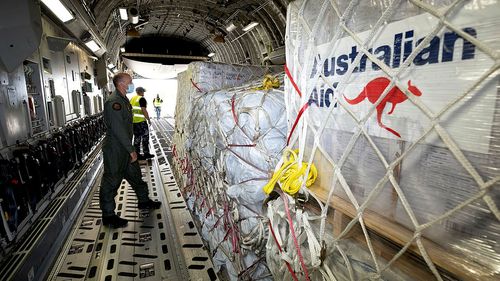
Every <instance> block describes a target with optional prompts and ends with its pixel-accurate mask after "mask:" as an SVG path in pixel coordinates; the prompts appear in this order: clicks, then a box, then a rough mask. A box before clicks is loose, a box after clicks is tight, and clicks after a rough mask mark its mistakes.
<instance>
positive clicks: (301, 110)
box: [286, 102, 309, 145]
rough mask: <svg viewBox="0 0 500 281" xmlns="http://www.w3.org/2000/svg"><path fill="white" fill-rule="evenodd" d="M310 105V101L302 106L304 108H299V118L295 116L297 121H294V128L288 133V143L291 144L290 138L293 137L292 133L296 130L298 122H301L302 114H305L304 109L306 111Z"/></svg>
mask: <svg viewBox="0 0 500 281" xmlns="http://www.w3.org/2000/svg"><path fill="white" fill-rule="evenodd" d="M308 107H309V102H307V103H306V104H304V106H302V108H301V109H300V110H299V114H297V118H295V122H293V126H292V130H291V131H290V134H288V138H287V139H286V145H288V144H290V138H291V137H292V134H293V132H294V131H295V127H297V124H298V123H299V120H300V118H301V117H302V114H304V111H306V109H307V108H308Z"/></svg>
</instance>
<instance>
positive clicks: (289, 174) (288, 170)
mask: <svg viewBox="0 0 500 281" xmlns="http://www.w3.org/2000/svg"><path fill="white" fill-rule="evenodd" d="M286 152H288V154H289V157H288V159H287V160H285V159H283V160H284V161H283V165H281V168H280V169H279V170H278V171H276V172H275V173H274V175H273V177H272V178H271V180H270V181H269V182H268V183H267V184H266V185H265V186H264V188H263V189H264V192H265V193H266V194H269V193H271V191H273V189H274V186H275V185H276V183H277V182H278V180H279V182H280V185H281V190H283V191H284V192H286V193H288V194H290V195H294V194H295V193H297V192H298V191H299V190H300V187H301V186H302V179H303V176H304V174H305V172H306V170H307V167H308V164H307V163H306V162H302V165H300V167H299V163H298V162H297V158H298V157H297V154H298V153H299V150H298V149H295V150H291V149H287V150H286ZM286 152H285V154H286ZM283 157H285V155H283ZM317 177H318V170H317V169H316V166H314V164H313V163H311V168H310V169H309V174H308V175H307V178H306V187H309V186H311V185H312V184H313V183H314V181H315V180H316V178H317Z"/></svg>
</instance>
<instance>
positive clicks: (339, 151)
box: [271, 0, 500, 280]
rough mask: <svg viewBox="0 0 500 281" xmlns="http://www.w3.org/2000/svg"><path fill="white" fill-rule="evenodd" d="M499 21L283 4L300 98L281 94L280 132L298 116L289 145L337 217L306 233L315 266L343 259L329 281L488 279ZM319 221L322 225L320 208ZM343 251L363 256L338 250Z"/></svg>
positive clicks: (386, 7)
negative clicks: (314, 248) (317, 253)
mask: <svg viewBox="0 0 500 281" xmlns="http://www.w3.org/2000/svg"><path fill="white" fill-rule="evenodd" d="M499 11H500V2H499V1H480V0H478V1H446V0H441V1H326V0H325V1H295V2H293V3H292V4H291V5H290V9H289V11H288V19H287V42H286V43H287V44H286V46H287V56H286V57H287V66H288V68H289V69H290V72H291V76H292V78H293V80H294V81H295V82H296V83H297V85H298V88H299V89H300V91H301V92H302V94H303V95H302V98H301V97H299V95H298V94H297V91H296V90H295V88H294V87H293V85H292V83H290V82H287V83H286V95H285V97H286V98H287V101H286V103H287V114H288V116H289V120H290V122H291V123H290V124H289V128H291V127H292V126H291V125H292V124H293V122H294V120H295V118H296V116H297V113H298V112H299V110H300V109H301V108H303V106H304V104H306V103H307V102H309V104H310V106H309V108H308V109H307V110H306V111H305V112H304V114H303V116H302V118H301V119H300V121H299V125H298V126H297V128H296V130H295V131H294V134H293V136H292V138H291V142H292V144H293V146H294V147H296V148H299V149H300V151H301V156H302V157H303V160H304V161H306V162H307V161H312V162H314V164H315V165H316V167H318V174H319V175H318V180H317V182H316V183H315V185H314V187H313V191H314V193H315V195H316V196H317V197H319V198H320V199H321V201H322V204H324V203H325V202H326V201H327V200H329V201H328V202H329V203H330V205H333V207H334V208H336V210H337V211H338V213H344V214H345V215H344V216H345V217H347V218H348V221H347V223H345V224H342V223H339V224H338V225H337V224H334V225H333V227H334V228H335V227H340V228H341V229H336V230H335V229H334V233H337V234H338V235H340V236H338V235H337V236H334V238H332V237H330V238H328V235H330V234H331V233H328V231H326V229H327V225H326V224H321V223H320V224H318V229H319V231H317V232H315V234H314V237H315V239H316V240H317V241H322V240H325V241H326V245H327V249H328V251H330V252H331V253H332V254H331V255H329V256H327V259H326V260H325V263H327V264H330V262H331V260H329V259H339V260H341V261H343V262H340V263H335V265H333V267H332V268H331V271H332V272H333V273H334V274H335V276H336V277H337V278H339V279H351V280H359V279H360V276H366V275H367V274H368V273H370V274H372V276H379V277H381V278H383V279H389V280H390V279H393V278H392V277H391V276H394V275H393V274H397V275H399V276H401V277H400V278H403V279H412V278H415V279H419V278H423V279H427V280H433V279H438V280H441V279H446V278H449V279H466V280H498V278H500V270H499V268H500V249H499V247H498V242H499V241H500V222H499V219H500V212H499V210H498V206H499V205H500V188H499V185H500V184H499V182H498V181H499V180H500V173H499V167H500V150H499V147H500V141H499V132H500V130H499V129H500V110H499V108H500V102H499V98H498V97H499V94H498V90H497V87H498V80H499V79H498V78H499V75H498V71H499V70H498V69H499V65H500V64H499V57H500V54H499V50H500V35H499V33H498V25H499V24H500V17H499V16H498V15H499ZM440 16H441V17H442V20H440V19H439V17H440ZM341 19H342V20H341ZM310 198H311V197H310ZM311 200H312V199H311ZM321 209H322V212H323V218H322V219H323V220H324V219H325V216H326V214H330V213H331V212H332V209H329V210H328V211H327V208H321ZM337 211H336V212H335V214H337ZM362 211H363V213H362V214H363V215H362V216H357V215H358V214H361V212H362ZM312 214H316V215H319V213H312ZM348 222H352V223H351V224H348ZM346 227H347V228H346ZM356 229H361V230H363V232H361V234H360V235H361V236H357V237H358V240H356V239H349V235H347V233H349V230H356ZM360 237H361V238H360ZM377 237H384V239H389V240H392V241H393V242H394V243H395V245H397V246H398V247H397V248H396V249H395V250H394V249H393V250H390V247H388V246H386V244H384V243H381V242H379V241H378V240H377ZM287 239H291V238H290V237H289V236H287ZM334 239H335V241H336V243H333V240H334ZM283 243H288V241H287V240H285V241H284V242H283ZM353 243H355V244H357V246H358V248H359V249H364V252H365V253H366V254H365V255H360V254H357V253H358V252H359V251H355V252H348V251H345V252H343V251H342V250H341V249H342V247H351V246H352V244H353ZM307 245H308V244H307V243H306V244H304V245H303V247H305V248H307ZM387 249H389V252H388V253H387V251H388V250H387ZM380 252H384V253H385V254H384V255H381V254H380ZM411 255H414V256H417V257H419V263H417V262H410V263H409V264H410V267H409V268H407V267H406V266H405V265H404V264H405V263H406V262H408V261H409V260H411V259H410V256H411ZM271 258H272V257H271ZM359 262H362V263H363V264H364V265H365V266H361V267H359V266H358V267H356V266H354V265H355V264H356V263H358V264H359ZM277 264H278V263H277ZM308 266H311V267H312V268H314V266H313V265H312V264H309V265H308ZM296 269H300V267H299V268H296ZM272 270H273V274H274V275H275V277H276V278H278V279H280V278H281V277H280V276H283V275H284V274H287V273H285V272H288V270H287V268H286V267H284V266H282V267H280V268H279V269H277V268H273V269H272ZM416 272H418V273H416ZM415 275H419V276H417V277H416V276H415Z"/></svg>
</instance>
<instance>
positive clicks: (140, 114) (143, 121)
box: [130, 87, 154, 160]
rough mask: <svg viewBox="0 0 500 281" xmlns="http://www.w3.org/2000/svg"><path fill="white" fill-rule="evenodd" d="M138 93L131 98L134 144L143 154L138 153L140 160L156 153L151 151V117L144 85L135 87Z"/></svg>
mask: <svg viewBox="0 0 500 281" xmlns="http://www.w3.org/2000/svg"><path fill="white" fill-rule="evenodd" d="M135 92H136V93H137V95H135V96H133V97H132V98H131V99H130V104H131V105H132V112H133V114H134V118H133V123H134V146H135V151H137V153H139V152H140V151H141V144H142V152H143V154H139V155H138V159H139V160H144V159H149V158H153V157H154V155H152V154H150V153H149V124H151V120H150V119H149V114H148V110H147V109H146V107H147V101H146V99H145V98H144V92H146V89H144V88H143V87H137V88H136V89H135Z"/></svg>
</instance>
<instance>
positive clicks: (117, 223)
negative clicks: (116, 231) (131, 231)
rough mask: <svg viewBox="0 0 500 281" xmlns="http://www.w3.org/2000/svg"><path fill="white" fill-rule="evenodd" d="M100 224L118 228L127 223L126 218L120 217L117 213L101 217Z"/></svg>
mask: <svg viewBox="0 0 500 281" xmlns="http://www.w3.org/2000/svg"><path fill="white" fill-rule="evenodd" d="M102 224H103V225H106V226H109V227H111V228H120V227H124V226H126V225H127V224H128V220H126V219H122V218H120V217H119V216H117V215H112V216H106V217H102Z"/></svg>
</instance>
